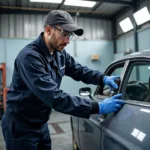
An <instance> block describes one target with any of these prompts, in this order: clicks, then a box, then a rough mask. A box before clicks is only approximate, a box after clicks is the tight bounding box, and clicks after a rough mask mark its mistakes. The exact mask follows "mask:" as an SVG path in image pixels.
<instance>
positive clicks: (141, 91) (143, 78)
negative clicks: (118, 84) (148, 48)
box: [124, 62, 150, 102]
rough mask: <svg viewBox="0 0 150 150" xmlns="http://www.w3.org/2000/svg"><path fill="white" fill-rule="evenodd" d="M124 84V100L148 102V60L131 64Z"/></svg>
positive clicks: (149, 97)
mask: <svg viewBox="0 0 150 150" xmlns="http://www.w3.org/2000/svg"><path fill="white" fill-rule="evenodd" d="M125 85H126V86H125V87H126V88H125V90H124V91H125V94H124V97H125V99H126V100H136V101H145V102H150V62H145V63H139V64H135V65H133V66H132V69H131V71H130V74H129V76H128V80H127V81H126V84H125Z"/></svg>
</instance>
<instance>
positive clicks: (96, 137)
mask: <svg viewBox="0 0 150 150" xmlns="http://www.w3.org/2000/svg"><path fill="white" fill-rule="evenodd" d="M98 118H99V116H98V115H91V117H90V118H89V119H82V118H80V119H79V137H80V138H79V139H80V146H81V150H92V149H93V150H95V149H96V150H100V128H101V126H100V124H99V121H98Z"/></svg>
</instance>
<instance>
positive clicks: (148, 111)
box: [140, 109, 150, 113]
mask: <svg viewBox="0 0 150 150" xmlns="http://www.w3.org/2000/svg"><path fill="white" fill-rule="evenodd" d="M140 111H143V112H146V113H150V109H140Z"/></svg>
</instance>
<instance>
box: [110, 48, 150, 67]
mask: <svg viewBox="0 0 150 150" xmlns="http://www.w3.org/2000/svg"><path fill="white" fill-rule="evenodd" d="M136 58H150V49H148V50H142V51H139V52H134V53H131V54H128V55H125V56H122V57H121V58H119V59H116V60H114V61H113V62H112V63H115V62H119V61H123V60H131V59H136ZM112 63H111V64H112Z"/></svg>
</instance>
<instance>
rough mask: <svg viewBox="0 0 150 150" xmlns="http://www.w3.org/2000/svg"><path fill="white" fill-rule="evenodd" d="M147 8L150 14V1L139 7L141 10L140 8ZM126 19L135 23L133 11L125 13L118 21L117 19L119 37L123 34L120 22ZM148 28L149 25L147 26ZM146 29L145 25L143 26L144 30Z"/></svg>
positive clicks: (147, 0)
mask: <svg viewBox="0 0 150 150" xmlns="http://www.w3.org/2000/svg"><path fill="white" fill-rule="evenodd" d="M145 6H147V7H148V9H149V12H150V1H149V0H145V1H144V2H142V3H141V4H140V6H139V9H140V8H143V7H145ZM126 17H129V18H130V19H131V21H132V23H133V22H134V18H133V11H132V10H130V11H129V12H127V13H125V14H124V15H122V16H120V17H119V18H118V19H117V22H116V26H117V35H120V34H122V33H123V31H122V29H121V27H120V25H119V22H120V21H122V20H123V19H125V18H126ZM146 26H147V25H146ZM144 27H145V24H144V25H143V26H142V28H144Z"/></svg>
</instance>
